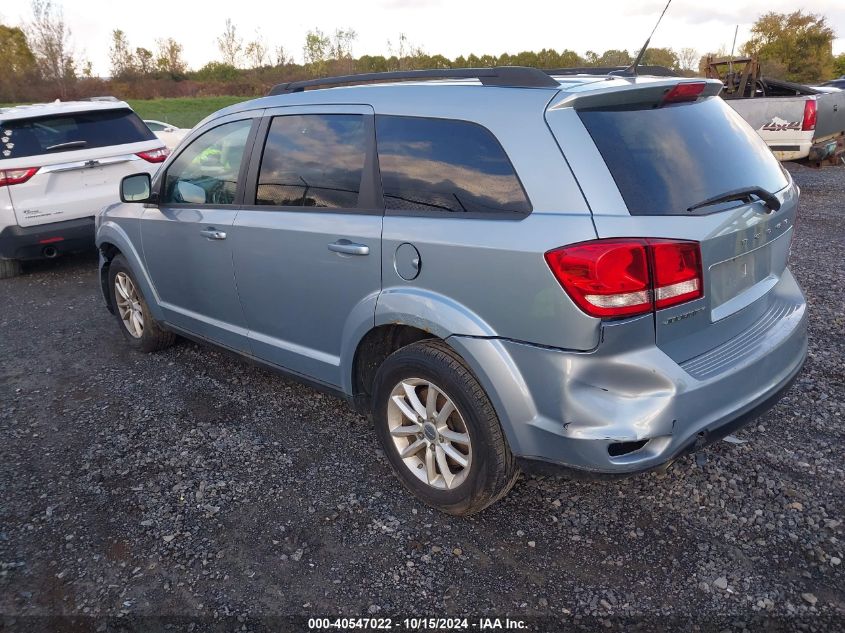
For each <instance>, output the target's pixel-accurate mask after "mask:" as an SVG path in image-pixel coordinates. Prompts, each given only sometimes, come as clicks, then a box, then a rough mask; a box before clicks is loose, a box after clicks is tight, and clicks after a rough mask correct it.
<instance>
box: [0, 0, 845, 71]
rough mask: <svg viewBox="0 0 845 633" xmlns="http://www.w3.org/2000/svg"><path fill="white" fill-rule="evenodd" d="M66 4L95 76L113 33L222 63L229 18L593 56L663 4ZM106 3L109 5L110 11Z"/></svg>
mask: <svg viewBox="0 0 845 633" xmlns="http://www.w3.org/2000/svg"><path fill="white" fill-rule="evenodd" d="M54 3H55V4H59V5H61V6H62V7H63V9H64V14H65V20H66V22H67V23H68V25H69V26H70V28H71V31H72V36H73V42H74V45H75V48H76V50H77V52H78V53H81V54H82V55H83V56H85V57H87V58H88V59H90V60H91V62H92V63H93V65H94V72H95V73H96V74H101V75H107V74H108V72H109V61H108V50H109V42H110V34H111V31H112V29H115V28H120V29H122V30H123V31H125V32H126V34H127V36H128V38H129V42H130V44H131V45H132V46H133V47H136V46H144V47H147V48H150V49H154V48H155V40H156V39H158V38H164V37H173V38H175V39H176V40H177V41H178V42H180V43H181V44H182V45H183V47H184V54H185V58H186V60H187V62H188V64H189V66H190V67H191V68H193V69H197V68H200V67H201V66H203V65H204V64H205V63H206V62H208V61H210V60H214V59H219V57H220V55H219V52H218V49H217V44H216V38H217V36H218V35H219V34H220V33H221V32H222V31H223V28H224V23H225V20H226V18H227V17H230V18H232V21H233V22H234V23H235V25H236V26H237V28H238V30H239V32H240V33H241V34H242V35H243V36H244V37H245V39H250V38H254V37H255V33H256V30H257V29H260V34H261V37H262V38H263V39H264V40H265V41H266V42H267V44H268V45H269V47H270V48H271V50H272V49H273V48H274V47H276V46H278V45H282V46H284V47H285V48H286V50H287V51H289V52H290V53H291V54H292V55H293V56H294V58H295V59H296V61H301V60H302V44H303V41H304V39H305V34H306V32H307V31H308V30H309V29H313V28H315V27H319V28H320V29H321V30H322V31H324V32H325V33H331V32H333V31H334V30H335V29H337V28H352V29H354V30H355V31H356V32H357V33H358V38H357V40H356V41H355V44H354V47H353V54H354V55H355V56H359V55H363V54H372V55H379V54H385V55H386V54H387V52H388V47H387V42H388V40H390V41H392V42H393V44H394V46H395V45H396V42H397V40H398V37H399V34H400V33H405V35H406V36H407V38H408V40H409V42H411V43H412V44H414V45H416V46H420V47H422V48H423V50H424V51H425V52H427V53H441V54H443V55H446V56H447V57H449V58H454V57H456V56H458V55H468V54H470V53H476V54H484V53H491V54H500V53H503V52H508V53H516V52H519V51H522V50H540V49H542V48H554V49H556V50H562V49H564V48H569V49H573V50H575V51H577V52H578V53H580V54H582V55H583V54H584V53H585V52H586V51H587V50H594V51H597V52H601V51H604V50H606V49H609V48H621V49H627V50H632V49H638V48H639V47H640V46H641V45H642V44H643V42H644V41H645V38H646V37H647V36H648V33H649V32H650V31H651V28H652V26H653V25H654V22H655V20H656V19H657V16H658V15H659V13H660V11H661V10H662V8H663V5H664V0H597V1H579V2H572V1H571V0H558V1H556V2H553V1H549V0H545V1H542V0H516V1H510V2H500V1H499V0H345V1H344V0H306V1H304V2H295V1H291V0H281V1H276V2H267V1H266V0H265V1H260V0H226V1H225V2H224V1H220V0H205V1H203V2H197V1H194V0H181V1H175V2H174V1H173V0H170V1H165V0H145V1H144V2H121V1H120V0H117V1H112V2H108V3H105V2H100V1H97V2H91V1H90V0H54ZM3 4H5V6H3V7H1V8H0V17H2V20H3V22H5V23H7V24H9V23H11V24H21V23H22V22H23V21H25V20H27V19H28V18H29V5H28V3H27V2H25V1H23V0H22V1H20V2H16V3H14V4H11V3H3ZM103 7H108V10H104V9H103ZM797 7H798V3H796V2H795V0H674V1H673V3H672V6H671V7H669V11H668V13H667V14H666V17H665V18H664V20H663V23H662V24H661V26H660V28H659V29H658V31H657V34H656V35H655V36H654V39H653V40H652V45H653V46H657V47H664V46H665V47H671V48H676V49H679V48H682V47H688V46H689V47H693V48H695V49H697V50H698V51H699V53H701V54H703V53H706V52H708V51H716V50H718V49H719V48H720V47H723V48H725V49H726V50H730V46H731V41H732V39H733V34H734V26H735V25H737V24H738V25H739V37H738V40H737V42H738V43H737V48H739V45H740V44H741V42H743V41H744V40H745V39H747V37H748V34H749V29H750V26H751V24H752V23H753V21H754V20H755V18H757V17H758V16H759V15H760V14H762V13H764V12H766V11H781V12H789V11H794V10H795V9H796V8H797ZM803 8H804V10H806V11H811V12H815V13H821V14H823V15H825V16H827V18H828V21H829V23H830V25H831V27H833V29H834V30H835V31H836V34H837V35H838V36H839V37H838V38H837V40H836V41H835V42H834V46H833V48H834V53H837V54H838V53H841V52H845V0H807V2H806V3H804V4H803Z"/></svg>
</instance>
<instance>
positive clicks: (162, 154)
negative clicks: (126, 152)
mask: <svg viewBox="0 0 845 633" xmlns="http://www.w3.org/2000/svg"><path fill="white" fill-rule="evenodd" d="M136 155H137V156H140V157H141V158H143V159H144V160H145V161H147V162H148V163H163V162H164V161H165V160H167V157H168V156H170V150H169V149H167V148H166V147H162V148H161V149H154V150H151V151H149V152H138V153H137V154H136Z"/></svg>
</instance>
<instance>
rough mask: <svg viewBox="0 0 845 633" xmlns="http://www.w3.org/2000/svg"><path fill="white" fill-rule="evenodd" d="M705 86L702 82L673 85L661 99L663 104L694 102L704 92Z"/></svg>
mask: <svg viewBox="0 0 845 633" xmlns="http://www.w3.org/2000/svg"><path fill="white" fill-rule="evenodd" d="M706 85H707V84H706V83H704V82H703V81H687V82H684V83H680V84H677V85H675V86H674V87H673V88H672V89H671V90H670V91H669V92H667V93H666V96H665V97H663V101H662V103H663V104H667V103H685V102H687V101H695V100H696V99H698V98H699V97H700V96H701V93H702V92H704V87H705V86H706Z"/></svg>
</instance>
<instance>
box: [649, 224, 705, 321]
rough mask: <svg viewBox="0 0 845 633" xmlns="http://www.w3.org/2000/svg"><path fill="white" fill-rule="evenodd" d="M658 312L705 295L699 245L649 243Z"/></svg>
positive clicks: (692, 243) (664, 242)
mask: <svg viewBox="0 0 845 633" xmlns="http://www.w3.org/2000/svg"><path fill="white" fill-rule="evenodd" d="M648 246H649V249H650V251H651V270H652V275H653V278H654V307H655V308H656V309H658V310H660V309H661V308H668V307H669V306H673V305H675V304H677V303H684V302H685V301H692V300H693V299H698V298H699V297H700V296H701V295H702V274H701V247H700V246H699V245H698V242H675V241H672V240H648Z"/></svg>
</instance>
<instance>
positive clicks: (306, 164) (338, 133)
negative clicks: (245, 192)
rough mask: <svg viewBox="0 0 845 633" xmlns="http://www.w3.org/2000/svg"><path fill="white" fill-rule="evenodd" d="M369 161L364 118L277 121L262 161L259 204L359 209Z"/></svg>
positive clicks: (315, 117)
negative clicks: (362, 177)
mask: <svg viewBox="0 0 845 633" xmlns="http://www.w3.org/2000/svg"><path fill="white" fill-rule="evenodd" d="M366 156H367V140H366V134H365V132H364V117H363V116H361V115H360V114H305V115H287V116H278V117H275V118H274V119H273V122H272V123H271V124H270V132H269V134H268V135H267V143H266V144H265V145H264V155H263V156H262V158H261V169H260V171H259V174H258V187H257V189H256V192H255V204H263V205H271V206H281V207H320V208H329V209H354V208H355V207H357V206H358V193H359V191H360V189H361V176H362V174H363V173H364V160H365V159H366Z"/></svg>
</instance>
